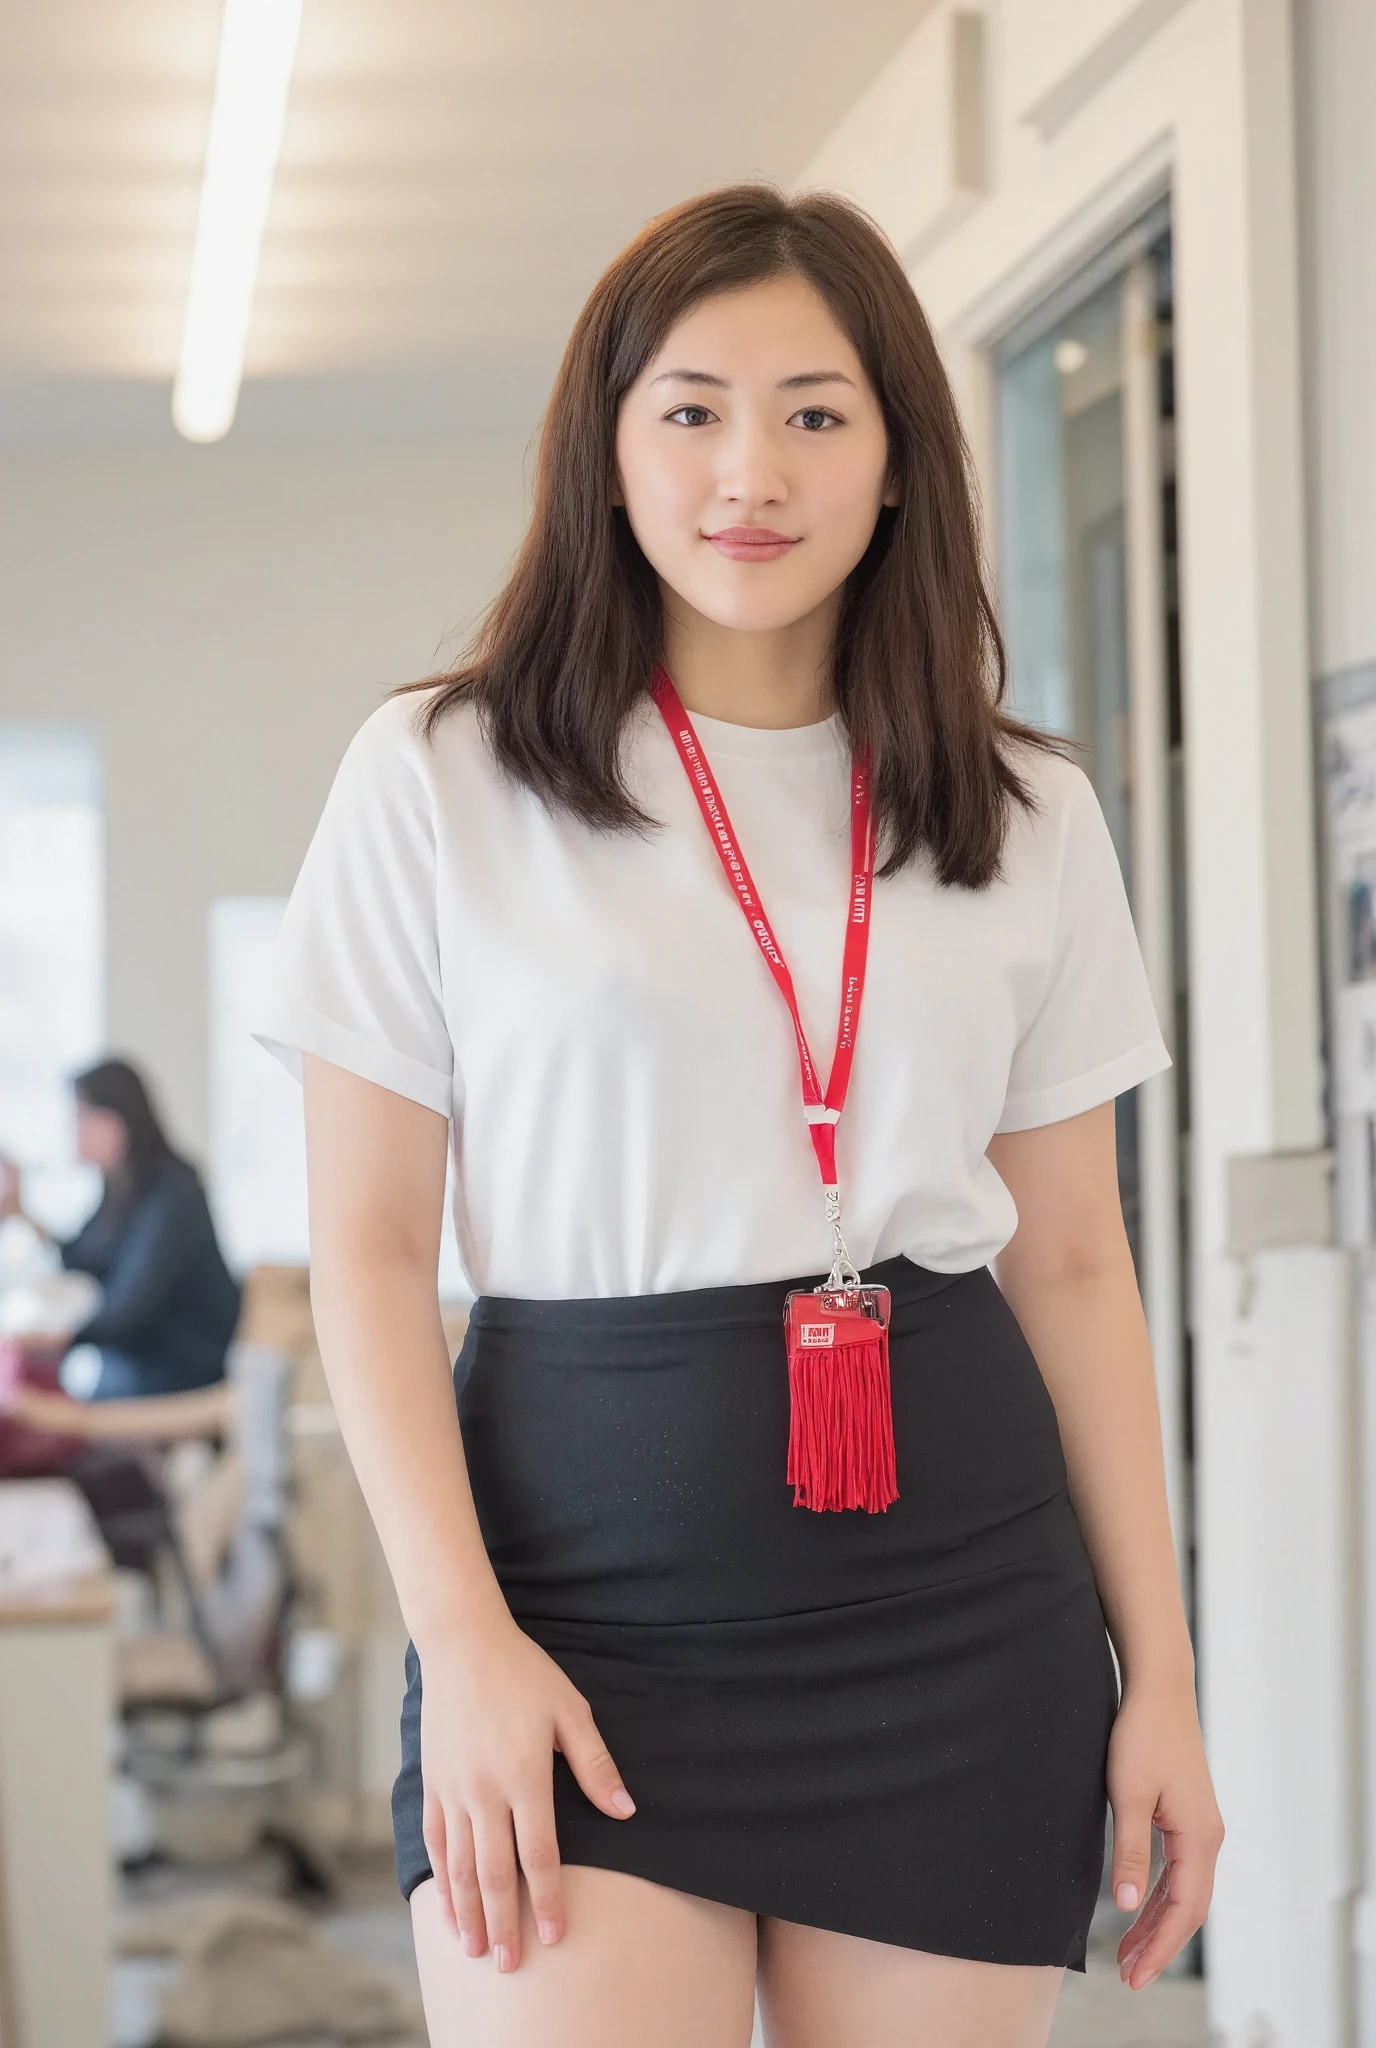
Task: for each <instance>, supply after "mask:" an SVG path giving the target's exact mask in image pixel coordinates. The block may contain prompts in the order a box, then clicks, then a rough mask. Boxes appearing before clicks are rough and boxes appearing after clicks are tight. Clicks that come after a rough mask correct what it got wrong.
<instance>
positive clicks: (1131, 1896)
mask: <svg viewBox="0 0 1376 2048" xmlns="http://www.w3.org/2000/svg"><path fill="white" fill-rule="evenodd" d="M1113 1896H1114V1898H1115V1899H1117V1901H1118V1904H1119V1905H1120V1906H1121V1907H1122V1909H1123V1911H1124V1912H1125V1913H1130V1912H1131V1911H1132V1909H1133V1907H1134V1906H1135V1905H1136V1904H1137V1900H1138V1897H1139V1896H1140V1894H1139V1893H1138V1890H1137V1887H1136V1885H1135V1884H1120V1885H1119V1887H1118V1889H1117V1891H1116V1892H1115V1893H1114V1894H1113Z"/></svg>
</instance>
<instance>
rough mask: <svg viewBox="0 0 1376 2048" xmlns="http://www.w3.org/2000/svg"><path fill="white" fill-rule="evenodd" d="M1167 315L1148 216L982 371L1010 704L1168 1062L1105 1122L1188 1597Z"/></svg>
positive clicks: (1184, 1090)
mask: <svg viewBox="0 0 1376 2048" xmlns="http://www.w3.org/2000/svg"><path fill="white" fill-rule="evenodd" d="M1171 319H1172V295H1171V261H1170V236H1169V225H1168V220H1167V219H1166V218H1165V217H1164V213H1163V216H1162V217H1161V218H1159V219H1158V220H1156V221H1154V222H1149V223H1145V224H1143V226H1142V227H1140V228H1139V229H1138V230H1137V231H1136V232H1135V233H1134V234H1133V235H1131V236H1129V237H1126V238H1125V240H1124V243H1123V244H1122V245H1120V247H1119V249H1118V250H1117V251H1116V252H1108V253H1107V254H1106V255H1105V256H1104V257H1101V258H1100V259H1099V260H1098V261H1096V262H1095V263H1094V264H1093V265H1092V266H1091V267H1090V269H1089V270H1088V271H1087V272H1086V273H1085V274H1084V275H1083V276H1082V277H1081V279H1080V280H1079V281H1078V284H1077V283H1075V282H1072V283H1071V284H1070V285H1069V286H1067V287H1066V288H1065V289H1063V290H1062V291H1061V292H1060V293H1058V294H1057V296H1056V298H1055V300H1054V301H1052V302H1049V303H1048V304H1047V305H1046V306H1044V307H1042V308H1041V309H1039V311H1038V312H1037V313H1035V314H1034V315H1032V316H1031V317H1030V318H1029V319H1028V320H1026V321H1024V322H1023V323H1022V325H1021V327H1020V328H1019V329H1018V331H1017V332H1016V333H1014V334H1012V335H1010V336H1009V337H1008V338H1007V340H1006V341H1005V342H1004V343H1003V344H1002V346H1001V347H1000V348H999V349H998V351H997V352H996V356H995V365H994V367H995V375H996V386H997V425H998V456H999V464H998V505H999V518H998V554H999V572H1000V585H1001V594H1002V603H1003V618H1004V626H1005V631H1006V635H1007V641H1008V652H1009V662H1010V671H1011V675H1010V702H1011V706H1012V708H1013V709H1014V710H1015V711H1017V712H1018V714H1019V715H1020V716H1022V717H1024V718H1026V719H1028V720H1029V721H1031V722H1034V723H1036V724H1039V725H1043V726H1046V727H1048V728H1050V729H1052V730H1054V731H1056V732H1059V733H1062V734H1064V735H1065V736H1066V737H1067V739H1069V740H1071V741H1072V742H1073V743H1074V745H1073V747H1072V749H1071V752H1072V758H1074V759H1075V760H1077V761H1078V762H1079V763H1080V765H1081V766H1082V767H1083V769H1084V770H1085V773H1086V774H1087V775H1088V776H1089V778H1090V780H1091V782H1092V783H1093V784H1094V788H1095V791H1096V794H1097V795H1098V798H1099V801H1100V804H1101V805H1102V807H1103V811H1104V816H1105V818H1106V820H1107V823H1108V827H1109V831H1110V833H1111V834H1112V837H1113V843H1114V846H1115V848H1116V850H1117V854H1118V859H1119V862H1120V864H1121V866H1122V870H1123V878H1124V881H1125V883H1126V885H1127V890H1128V895H1129V898H1130V900H1131V903H1132V907H1133V915H1134V918H1135V920H1136V923H1137V929H1138V934H1139V937H1140V939H1141V942H1142V951H1143V957H1144V958H1145V960H1146V963H1147V971H1148V975H1149V977H1150V979H1151V984H1152V992H1153V995H1154V997H1155V999H1156V1005H1157V1011H1158V1014H1159V1016H1160V1018H1161V1024H1162V1029H1163V1031H1164V1032H1165V1034H1166V1038H1167V1042H1168V1044H1169V1045H1170V1048H1171V1052H1172V1054H1173V1056H1174V1059H1175V1066H1174V1068H1173V1069H1172V1071H1171V1072H1170V1073H1169V1074H1166V1075H1160V1076H1157V1077H1154V1078H1153V1079H1152V1080H1151V1081H1148V1082H1146V1083H1144V1084H1143V1085H1142V1086H1141V1087H1139V1088H1135V1089H1133V1090H1131V1091H1130V1092H1129V1093H1128V1094H1126V1095H1122V1096H1120V1097H1119V1098H1118V1101H1117V1105H1116V1112H1115V1114H1116V1122H1117V1137H1118V1163H1119V1180H1120V1186H1121V1191H1122V1198H1123V1214H1124V1219H1125V1221H1126V1224H1127V1231H1128V1238H1129V1242H1130V1244H1131V1246H1132V1253H1133V1258H1134V1261H1135V1263H1136V1267H1137V1273H1138V1279H1139V1282H1140V1284H1141V1287H1142V1294H1143V1300H1144V1303H1145V1305H1146V1310H1147V1320H1148V1323H1149V1326H1150V1328H1151V1335H1152V1345H1153V1352H1154V1355H1155V1359H1156V1369H1157V1376H1158V1387H1159V1392H1160V1397H1161V1412H1162V1421H1163V1427H1164V1433H1165V1438H1166V1456H1167V1466H1168V1486H1169V1490H1170V1496H1171V1511H1172V1520H1173V1526H1174V1528H1175V1531H1176V1540H1177V1548H1178V1553H1179V1558H1180V1565H1181V1572H1182V1578H1183V1579H1184V1581H1185V1583H1186V1587H1187V1591H1188V1589H1189V1586H1190V1581H1191V1579H1192V1562H1193V1561H1192V1556H1191V1535H1190V1512H1189V1510H1190V1486H1189V1467H1190V1456H1191V1441H1190V1439H1191V1431H1190V1423H1189V1415H1190V1385H1189V1349H1190V1347H1189V1331H1188V1328H1187V1317H1186V1313H1185V1305H1186V1302H1187V1299H1188V1290H1187V1287H1186V1285H1185V1280H1184V1261H1185V1254H1186V1248H1187V1245H1188V1230H1187V1227H1186V1226H1187V1220H1188V1212H1187V1179H1186V1173H1185V1162H1186V1159H1187V1156H1188V1136H1189V1132H1188V1124H1189V1092H1188V1087H1187V1076H1188V1058H1187V1051H1188V974H1187V967H1188V961H1187V954H1186V946H1185V893H1184V860H1183V847H1184V837H1183V832H1184V827H1183V805H1182V772H1181V771H1182V761H1183V740H1184V735H1183V729H1182V721H1181V696H1180V660H1179V631H1178V617H1177V607H1176V603H1175V586H1176V569H1175V488H1174V467H1175V465H1174V445H1175V444H1174V393H1173V380H1172V375H1171Z"/></svg>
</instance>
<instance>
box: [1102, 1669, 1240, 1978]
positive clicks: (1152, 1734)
mask: <svg viewBox="0 0 1376 2048" xmlns="http://www.w3.org/2000/svg"><path fill="white" fill-rule="evenodd" d="M1108 1796H1109V1804H1110V1806H1111V1807H1112V1808H1113V1878H1112V1884H1113V1896H1114V1898H1115V1900H1116V1901H1117V1903H1118V1905H1119V1906H1120V1907H1121V1908H1122V1909H1123V1910H1124V1911H1125V1912H1132V1911H1133V1910H1134V1908H1136V1907H1137V1906H1138V1905H1140V1904H1141V1901H1142V1898H1143V1895H1144V1894H1145V1892H1146V1888H1147V1879H1148V1877H1149V1875H1150V1872H1151V1833H1152V1828H1153V1827H1155V1828H1156V1829H1157V1831H1158V1833H1159V1834H1160V1836H1161V1839H1162V1842H1163V1844H1164V1848H1165V1856H1166V1863H1165V1868H1164V1869H1163V1871H1162V1872H1161V1875H1160V1877H1159V1878H1158V1879H1157V1881H1156V1883H1155V1885H1154V1886H1153V1887H1152V1892H1151V1897H1150V1898H1149V1899H1147V1902H1146V1904H1145V1905H1144V1906H1142V1910H1141V1912H1140V1913H1139V1914H1138V1915H1137V1918H1136V1919H1135V1920H1134V1921H1133V1923H1132V1925H1131V1927H1129V1929H1128V1931H1127V1933H1126V1934H1125V1935H1124V1936H1123V1938H1122V1940H1121V1941H1120V1942H1119V1944H1118V1968H1119V1975H1120V1976H1121V1978H1122V1980H1123V1982H1124V1983H1125V1984H1127V1985H1130V1986H1131V1988H1132V1989H1133V1990H1134V1991H1141V1990H1143V1989H1144V1988H1145V1987H1146V1986H1147V1985H1148V1984H1150V1983H1151V1982H1152V1981H1153V1979H1154V1978H1156V1977H1159V1976H1160V1974H1161V1972H1162V1970H1164V1969H1165V1967H1166V1965H1167V1963H1168V1962H1170V1960H1171V1958H1172V1957H1173V1956H1176V1955H1178V1954H1179V1952H1180V1950H1181V1949H1182V1948H1183V1947H1184V1946H1185V1943H1186V1942H1187V1941H1188V1940H1189V1939H1190V1936H1191V1935H1192V1934H1194V1933H1195V1931H1196V1930H1197V1929H1198V1928H1199V1927H1201V1926H1202V1925H1203V1923H1204V1917H1205V1915H1206V1914H1207V1912H1208V1910H1209V1900H1210V1898H1211V1897H1212V1896H1213V1888H1214V1865H1215V1864H1216V1863H1217V1861H1218V1852H1219V1849H1220V1848H1221V1847H1222V1844H1223V1820H1222V1817H1221V1815H1220V1814H1219V1810H1218V1801H1217V1800H1216V1799H1215V1798H1214V1788H1213V1783H1212V1780H1211V1779H1210V1777H1209V1766H1208V1763H1207V1761H1206V1759H1205V1756H1204V1738H1203V1736H1202V1734H1201V1733H1200V1728H1199V1712H1198V1709H1197V1707H1196V1704H1195V1696H1194V1687H1193V1684H1192V1683H1189V1682H1182V1683H1177V1684H1174V1685H1171V1686H1165V1687H1152V1686H1149V1685H1142V1686H1139V1687H1134V1686H1132V1685H1128V1686H1127V1687H1126V1688H1125V1690H1124V1693H1123V1702H1122V1705H1121V1706H1120V1707H1119V1709H1118V1718H1117V1719H1116V1721H1115V1722H1114V1724H1113V1733H1112V1736H1111V1737H1110V1739H1109V1749H1108Z"/></svg>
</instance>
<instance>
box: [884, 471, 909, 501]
mask: <svg viewBox="0 0 1376 2048" xmlns="http://www.w3.org/2000/svg"><path fill="white" fill-rule="evenodd" d="M880 502H881V503H882V504H885V505H890V506H893V505H901V504H902V503H903V484H902V480H901V478H899V477H897V476H894V475H892V474H891V475H890V477H889V480H888V482H887V483H886V484H885V485H884V496H883V498H882V499H881V500H880Z"/></svg>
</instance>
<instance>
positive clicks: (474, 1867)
mask: <svg viewBox="0 0 1376 2048" xmlns="http://www.w3.org/2000/svg"><path fill="white" fill-rule="evenodd" d="M421 1684H422V1691H421V1740H420V1747H421V1777H422V1781H423V1783H424V1786H425V1805H424V1812H423V1819H422V1831H423V1833H424V1837H425V1846H426V1849H427V1851H428V1852H429V1856H430V1868H431V1869H432V1870H433V1871H434V1873H435V1887H436V1890H437V1891H438V1893H439V1900H440V1909H441V1911H442V1912H443V1914H444V1916H445V1918H446V1920H447V1921H448V1922H449V1924H450V1926H451V1927H452V1928H453V1929H454V1931H455V1933H456V1934H457V1935H458V1937H459V1939H460V1940H461V1941H462V1943H463V1949H464V1954H465V1955H469V1956H481V1955H483V1954H485V1953H486V1951H487V1950H488V1949H489V1948H490V1949H491V1951H492V1955H493V1960H494V1961H495V1963H496V1965H497V1968H498V1969H499V1970H514V1969H515V1968H516V1967H517V1965H518V1963H519V1962H520V1960H521V1917H520V1893H519V1879H518V1866H519V1872H520V1874H521V1875H523V1876H524V1878H525V1881H526V1886H527V1888H528V1890H529V1892H530V1902H531V1906H532V1909H533V1911H534V1915H535V1924H536V1927H537V1929H538V1930H539V1935H540V1940H541V1941H542V1942H553V1941H558V1940H559V1938H560V1936H561V1935H562V1934H563V1932H564V1902H563V1889H562V1885H561V1882H560V1872H559V1845H558V1842H557V1840H556V1837H555V1832H554V1752H555V1750H561V1751H562V1752H563V1754H564V1756H565V1757H566V1758H567V1759H568V1763H569V1767H570V1769H571V1770H572V1772H573V1775H574V1777H575V1778H576V1779H577V1780H578V1783H579V1784H580V1785H581V1786H582V1788H583V1790H584V1792H585V1793H586V1794H587V1796H588V1798H589V1799H590V1800H591V1801H592V1803H593V1805H594V1806H596V1807H599V1808H600V1809H601V1811H602V1812H603V1813H605V1814H608V1815H610V1817H611V1818H612V1819H613V1820H626V1819H628V1818H629V1817H630V1815H631V1814H633V1813H634V1812H635V1804H634V1801H633V1800H632V1799H631V1797H630V1794H629V1793H628V1792H627V1790H626V1788H625V1786H624V1785H623V1784H622V1782H621V1774H620V1772H619V1771H618V1770H617V1768H616V1765H615V1764H614V1763H613V1762H612V1759H611V1757H610V1755H609V1754H608V1752H607V1747H606V1744H605V1743H604V1742H603V1740H602V1738H601V1736H600V1735H599V1734H598V1732H597V1726H596V1723H595V1722H594V1721H593V1718H592V1709H591V1708H590V1707H589V1705H588V1703H587V1701H586V1700H585V1699H584V1698H583V1695H582V1694H581V1693H580V1692H579V1691H578V1689H577V1687H576V1686H575V1685H574V1684H573V1683H572V1682H571V1680H570V1679H568V1678H567V1677H566V1676H565V1674H564V1672H563V1671H562V1670H561V1669H560V1668H559V1666H558V1665H557V1664H556V1663H555V1661H554V1659H553V1658H552V1657H550V1656H549V1655H547V1653H546V1652H545V1651H544V1650H542V1649H541V1648H540V1646H539V1644H538V1643H536V1642H533V1641H532V1640H531V1638H530V1637H529V1636H528V1635H526V1634H525V1633H524V1632H523V1631H522V1630H521V1629H520V1628H518V1627H517V1626H516V1624H515V1622H513V1621H512V1620H511V1619H510V1618H509V1617H507V1618H505V1619H504V1620H501V1621H499V1622H497V1623H496V1624H495V1625H493V1626H492V1627H491V1628H490V1629H488V1630H485V1631H484V1632H483V1633H482V1634H481V1635H479V1636H477V1637H472V1636H469V1637H466V1638H465V1640H464V1642H463V1644H462V1646H461V1648H458V1649H455V1650H454V1651H452V1652H449V1651H443V1652H438V1653H437V1652H431V1653H430V1654H429V1655H427V1656H426V1657H425V1658H424V1659H423V1661H422V1671H421Z"/></svg>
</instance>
